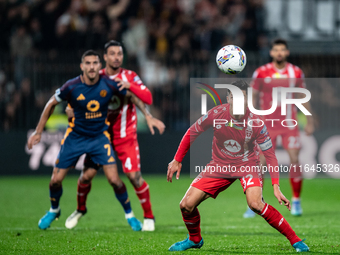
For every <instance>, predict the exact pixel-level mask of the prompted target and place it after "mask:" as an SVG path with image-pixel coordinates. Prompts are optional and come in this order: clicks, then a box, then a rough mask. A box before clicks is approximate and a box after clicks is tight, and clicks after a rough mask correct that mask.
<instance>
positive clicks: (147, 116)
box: [130, 92, 165, 135]
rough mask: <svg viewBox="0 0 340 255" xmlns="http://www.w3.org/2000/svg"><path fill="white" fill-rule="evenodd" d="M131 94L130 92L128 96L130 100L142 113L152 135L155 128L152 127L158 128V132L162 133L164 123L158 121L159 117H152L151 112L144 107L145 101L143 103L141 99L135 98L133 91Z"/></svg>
mask: <svg viewBox="0 0 340 255" xmlns="http://www.w3.org/2000/svg"><path fill="white" fill-rule="evenodd" d="M130 93H131V92H130ZM131 94H132V95H131V98H130V99H131V102H132V103H134V104H135V105H136V106H137V107H138V109H139V110H140V111H141V112H142V113H143V115H144V117H145V120H146V123H147V125H148V127H149V129H150V132H151V134H152V135H154V134H155V130H154V129H153V128H154V127H155V128H157V129H158V131H159V133H160V134H163V132H164V129H165V125H164V123H163V122H162V121H160V120H159V119H156V118H154V117H152V115H151V113H150V112H149V111H148V109H147V108H146V105H145V103H143V102H142V100H140V99H139V98H137V97H136V96H135V95H134V94H133V93H131Z"/></svg>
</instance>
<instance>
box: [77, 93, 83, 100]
mask: <svg viewBox="0 0 340 255" xmlns="http://www.w3.org/2000/svg"><path fill="white" fill-rule="evenodd" d="M82 100H85V97H84V95H83V94H80V95H79V96H78V97H77V101H82Z"/></svg>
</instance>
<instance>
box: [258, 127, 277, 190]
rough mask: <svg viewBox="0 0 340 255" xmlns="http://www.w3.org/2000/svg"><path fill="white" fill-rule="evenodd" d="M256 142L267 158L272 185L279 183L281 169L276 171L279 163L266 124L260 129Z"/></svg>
mask: <svg viewBox="0 0 340 255" xmlns="http://www.w3.org/2000/svg"><path fill="white" fill-rule="evenodd" d="M256 142H257V144H258V145H259V147H260V149H261V150H262V152H263V155H264V156H265V158H266V162H267V169H268V172H269V174H270V177H271V179H272V185H274V184H279V177H280V173H279V171H276V170H278V166H279V165H278V162H277V158H276V156H275V150H274V148H273V144H272V140H271V138H270V135H269V133H268V130H267V127H266V125H264V126H263V128H262V129H259V132H258V134H257V137H256Z"/></svg>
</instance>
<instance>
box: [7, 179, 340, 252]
mask: <svg viewBox="0 0 340 255" xmlns="http://www.w3.org/2000/svg"><path fill="white" fill-rule="evenodd" d="M145 179H146V180H147V181H148V183H149V185H150V192H151V200H152V205H153V210H154V214H155V216H156V231H155V232H133V231H132V230H131V229H130V227H129V226H128V225H127V222H126V220H125V218H124V214H123V209H122V208H121V206H120V205H119V204H118V202H117V200H116V198H115V197H114V194H113V191H112V188H111V187H110V186H109V185H108V184H107V181H106V179H105V177H103V176H97V177H96V178H95V179H94V181H93V185H92V191H91V193H90V195H89V197H88V204H87V208H88V213H87V215H85V216H84V217H83V218H82V219H81V220H80V222H79V224H78V226H77V227H76V228H75V229H73V230H68V229H66V228H65V226H64V224H65V220H66V218H67V217H68V216H69V215H70V214H71V213H72V212H73V211H74V210H75V208H76V185H77V178H76V177H75V176H68V177H66V179H65V180H64V182H63V189H64V193H63V196H62V198H61V209H62V211H61V218H60V219H59V220H58V221H55V222H53V223H52V225H51V228H49V229H47V230H39V229H38V220H39V219H40V218H41V217H42V216H43V215H44V214H45V211H46V210H48V208H49V199H48V194H49V193H48V182H49V177H6V178H1V179H0V205H1V206H0V215H1V218H0V254H97V253H100V254H170V253H169V252H168V251H167V249H168V248H169V246H170V245H171V244H173V243H174V242H177V241H180V240H183V239H185V238H186V235H187V230H186V228H185V226H184V224H183V222H182V217H181V214H180V210H179V206H178V204H179V202H180V200H181V198H182V197H183V195H184V193H185V191H186V190H187V188H188V186H189V184H190V183H191V181H192V179H190V178H189V177H187V176H181V178H180V179H179V180H174V182H173V183H172V184H170V183H167V182H166V176H165V175H164V176H145ZM123 180H124V181H125V183H126V184H127V187H128V192H129V196H130V200H131V202H132V208H133V210H134V213H135V215H136V216H137V218H138V219H140V220H142V216H143V213H142V209H141V207H140V205H139V202H138V199H137V196H136V195H135V194H134V190H133V188H132V186H131V184H130V183H128V181H127V179H125V178H124V179H123ZM269 183H270V182H269V181H267V182H266V185H265V188H264V196H265V199H266V202H268V203H270V204H272V205H273V206H275V207H276V208H277V209H279V211H280V212H281V213H282V214H283V216H284V217H285V218H286V219H287V220H288V222H289V223H290V224H291V226H292V227H293V228H294V230H295V232H296V233H297V234H298V235H299V236H300V237H301V238H307V241H306V243H307V244H308V246H309V247H310V249H311V251H312V253H314V254H339V253H340V247H339V245H340V220H339V215H340V213H339V212H340V203H339V194H340V185H339V184H340V180H334V179H314V180H305V182H304V187H303V201H302V205H303V210H304V215H303V216H302V217H293V216H291V215H290V213H289V212H288V210H287V209H285V208H284V207H283V206H279V204H278V202H277V201H276V200H275V197H274V196H273V193H272V189H271V186H270V185H269ZM281 190H282V191H283V193H284V194H285V195H286V196H287V197H290V196H291V191H290V187H289V184H288V180H287V179H282V180H281ZM245 209H246V201H245V196H244V195H243V192H242V188H241V185H240V183H239V181H237V182H235V183H234V184H233V185H232V186H231V187H230V188H229V189H228V190H227V191H224V192H223V193H221V194H220V195H219V197H218V198H217V199H216V200H214V199H211V198H210V199H208V200H206V201H205V202H203V203H202V204H201V205H200V206H199V210H200V214H201V227H202V236H203V238H204V242H205V244H204V245H203V247H202V248H201V249H200V250H188V251H185V252H182V253H185V254H239V253H240V254H267V253H271V254H291V253H295V251H294V249H293V248H292V247H291V246H290V244H289V242H288V240H287V239H286V238H285V237H283V236H282V235H281V234H279V233H278V232H277V231H276V230H274V229H273V228H271V227H270V226H269V225H268V224H267V223H266V222H265V221H264V220H263V219H262V218H261V217H260V216H256V218H254V219H243V218H242V214H243V213H244V211H245ZM176 254H179V253H176Z"/></svg>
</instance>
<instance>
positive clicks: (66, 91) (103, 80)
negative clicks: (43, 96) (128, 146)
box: [55, 76, 126, 136]
mask: <svg viewBox="0 0 340 255" xmlns="http://www.w3.org/2000/svg"><path fill="white" fill-rule="evenodd" d="M117 94H122V95H125V94H126V90H125V89H124V90H122V91H119V90H118V87H117V82H115V81H113V80H110V79H109V78H108V77H107V76H100V78H99V80H98V82H97V83H96V84H94V85H87V84H85V83H83V82H82V81H81V79H80V76H78V77H76V78H74V79H71V80H68V81H67V82H66V83H65V84H64V85H63V86H62V87H61V88H59V89H57V90H56V92H55V98H56V100H57V101H58V102H61V101H62V100H65V101H67V102H68V103H69V104H70V105H71V107H72V108H73V111H74V118H73V119H72V122H70V124H69V125H70V127H71V128H72V129H73V130H74V131H75V132H77V133H78V134H81V135H86V136H96V135H99V134H100V133H103V132H104V131H106V130H107V129H108V125H109V122H107V120H106V117H107V109H108V104H109V102H110V99H111V97H112V96H113V95H117Z"/></svg>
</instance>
